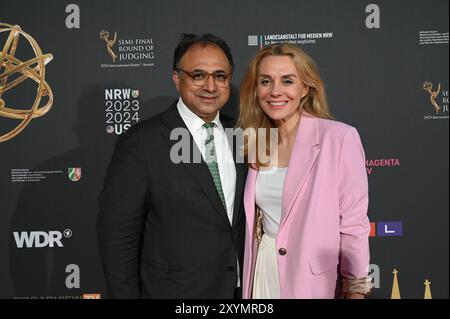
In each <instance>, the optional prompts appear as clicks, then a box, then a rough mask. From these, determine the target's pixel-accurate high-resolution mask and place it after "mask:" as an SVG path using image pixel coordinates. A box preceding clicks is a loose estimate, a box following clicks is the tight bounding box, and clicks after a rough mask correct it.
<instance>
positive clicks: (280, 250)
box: [278, 248, 287, 256]
mask: <svg viewBox="0 0 450 319" xmlns="http://www.w3.org/2000/svg"><path fill="white" fill-rule="evenodd" d="M278 253H279V254H280V255H281V256H284V255H286V253H287V251H286V249H285V248H280V249H278Z"/></svg>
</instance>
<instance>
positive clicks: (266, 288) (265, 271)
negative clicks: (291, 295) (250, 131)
mask: <svg viewBox="0 0 450 319" xmlns="http://www.w3.org/2000/svg"><path fill="white" fill-rule="evenodd" d="M286 172H287V167H272V168H269V169H260V170H259V172H258V176H257V178H256V190H255V200H256V205H257V206H258V207H259V209H260V210H261V212H262V215H263V218H262V225H263V230H264V235H263V236H262V240H261V243H260V244H259V248H258V255H257V257H256V265H255V273H254V277H253V293H252V298H254V299H279V298H280V283H279V275H278V262H277V250H276V236H277V234H278V228H279V226H280V219H281V199H282V194H283V185H284V179H285V177H286Z"/></svg>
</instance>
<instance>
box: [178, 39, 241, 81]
mask: <svg viewBox="0 0 450 319" xmlns="http://www.w3.org/2000/svg"><path fill="white" fill-rule="evenodd" d="M196 44H201V45H203V46H207V45H216V46H218V47H219V48H221V49H222V51H223V53H225V55H226V56H227V58H228V62H229V63H230V66H231V73H233V70H234V63H233V56H232V55H231V50H230V47H229V46H228V44H227V43H226V42H225V41H224V40H223V39H222V38H220V37H218V36H215V35H212V34H210V33H205V34H203V35H202V36H198V35H196V34H193V33H183V34H182V35H181V38H180V42H178V45H177V47H176V48H175V52H174V53H173V70H174V71H178V69H179V67H180V60H181V58H182V57H183V55H185V54H186V52H187V51H188V50H189V49H190V48H191V47H192V46H194V45H196Z"/></svg>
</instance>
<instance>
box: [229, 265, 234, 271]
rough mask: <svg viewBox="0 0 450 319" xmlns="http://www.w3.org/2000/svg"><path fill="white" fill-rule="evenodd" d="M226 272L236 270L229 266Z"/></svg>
mask: <svg viewBox="0 0 450 319" xmlns="http://www.w3.org/2000/svg"><path fill="white" fill-rule="evenodd" d="M227 270H228V271H235V270H236V268H235V267H233V266H229V267H228V268H227Z"/></svg>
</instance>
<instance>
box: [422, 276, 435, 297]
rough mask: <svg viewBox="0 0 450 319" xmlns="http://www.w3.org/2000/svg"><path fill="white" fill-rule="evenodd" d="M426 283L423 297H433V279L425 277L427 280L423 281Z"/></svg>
mask: <svg viewBox="0 0 450 319" xmlns="http://www.w3.org/2000/svg"><path fill="white" fill-rule="evenodd" d="M423 284H424V285H425V294H424V296H423V299H433V298H432V297H431V287H430V286H431V281H428V279H425V282H424V283H423Z"/></svg>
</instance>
